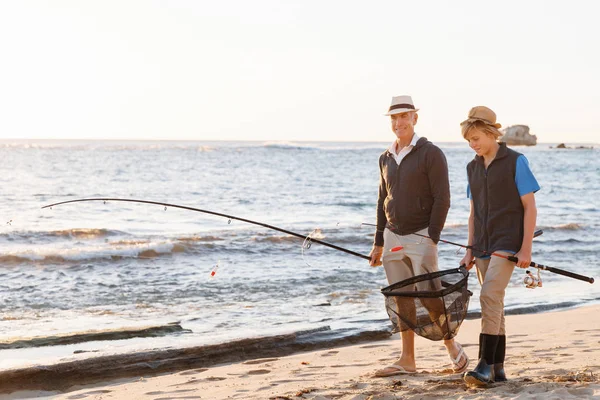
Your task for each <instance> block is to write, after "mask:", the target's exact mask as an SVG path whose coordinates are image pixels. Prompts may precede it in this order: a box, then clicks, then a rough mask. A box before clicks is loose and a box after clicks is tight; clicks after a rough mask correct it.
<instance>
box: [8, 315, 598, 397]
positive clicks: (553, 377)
mask: <svg viewBox="0 0 600 400" xmlns="http://www.w3.org/2000/svg"><path fill="white" fill-rule="evenodd" d="M599 312H600V305H588V306H582V307H578V308H570V309H566V310H561V311H550V312H542V313H537V314H521V315H509V316H507V318H506V319H507V330H508V343H507V358H506V369H507V374H508V377H509V382H508V383H507V384H495V385H493V386H492V387H491V388H489V389H468V388H466V386H465V385H464V383H463V382H462V379H461V378H460V375H457V374H451V373H448V372H449V370H448V366H449V362H448V359H447V354H446V353H445V351H444V350H443V349H444V347H443V344H442V343H441V342H431V341H428V340H426V339H423V338H420V337H417V339H416V351H417V363H418V364H417V370H418V373H417V374H414V375H399V376H394V377H390V378H373V377H372V373H373V372H374V371H375V370H376V369H378V368H381V367H383V366H385V365H387V364H389V363H391V362H393V361H394V359H395V358H396V357H397V356H398V354H399V353H400V344H401V342H400V340H399V338H398V335H394V336H393V337H392V338H390V339H385V340H379V341H373V340H372V339H371V340H370V343H362V344H351V345H344V346H343V347H335V346H328V347H325V348H321V349H313V350H310V351H306V350H301V351H302V352H297V351H296V352H293V353H291V354H290V355H286V356H274V357H272V356H270V355H269V353H268V352H262V351H261V350H260V349H258V352H257V355H256V356H255V357H254V358H253V359H251V360H247V361H230V362H228V363H227V364H225V363H220V364H218V365H214V366H212V367H201V368H194V367H192V366H190V367H189V368H180V369H177V371H178V372H170V373H167V374H162V375H157V376H152V377H150V376H149V375H144V374H139V375H137V376H134V377H130V378H126V377H124V376H115V377H114V379H115V380H112V381H104V382H103V383H96V384H94V385H87V386H85V387H84V386H73V387H71V388H70V389H69V391H66V392H64V393H60V392H56V391H55V392H48V391H45V392H42V391H32V390H28V391H20V392H14V393H12V394H4V395H0V399H16V398H24V397H26V398H36V397H37V398H40V397H44V396H52V398H57V399H67V398H75V397H73V396H77V397H76V398H94V399H120V398H131V399H158V398H173V397H174V396H176V397H180V396H184V397H185V398H188V399H192V398H212V399H221V398H223V399H224V398H240V399H266V398H273V399H297V398H313V399H321V400H324V399H355V400H362V399H365V400H366V399H393V398H403V399H423V398H461V399H479V398H481V399H483V398H485V399H493V398H519V399H529V398H531V399H534V398H546V397H553V398H561V399H569V398H593V397H594V396H599V395H600V346H599V343H600V318H597V315H598V313H599ZM479 325H480V323H479V320H476V319H472V320H467V321H465V322H464V323H463V325H462V326H461V329H460V332H459V334H458V336H457V340H458V341H459V342H460V343H462V345H463V347H464V348H465V351H466V353H467V354H468V355H469V357H470V358H471V363H472V364H471V367H474V365H475V363H476V362H477V361H476V359H475V357H476V356H477V339H478V335H479ZM334 347H335V348H334ZM250 358H252V357H250ZM152 375H156V374H152ZM81 384H82V382H81V381H79V385H81ZM23 389H25V387H24V388H23ZM207 394H209V396H208V397H207ZM296 395H301V397H300V396H296ZM541 395H542V396H541Z"/></svg>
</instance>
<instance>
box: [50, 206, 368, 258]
mask: <svg viewBox="0 0 600 400" xmlns="http://www.w3.org/2000/svg"><path fill="white" fill-rule="evenodd" d="M86 201H103V202H107V201H121V202H128V203H143V204H154V205H158V206H163V207H165V210H166V207H170V208H180V209H182V210H189V211H195V212H200V213H204V214H210V215H216V216H218V217H224V218H228V219H229V220H230V221H231V220H236V221H242V222H246V223H248V224H253V225H258V226H262V227H265V228H269V229H272V230H275V231H279V232H283V233H285V234H288V235H291V236H295V237H297V238H300V239H304V240H307V241H308V243H318V244H321V245H323V246H326V247H330V248H332V249H335V250H339V251H343V252H344V253H348V254H352V255H353V256H356V257H360V258H363V259H365V260H371V257H369V256H366V255H364V254H360V253H357V252H355V251H352V250H348V249H345V248H343V247H340V246H336V245H334V244H331V243H327V242H324V241H322V240H318V239H313V238H311V237H310V234H309V235H302V234H300V233H296V232H292V231H288V230H287V229H282V228H279V227H277V226H273V225H269V224H265V223H262V222H258V221H252V220H250V219H246V218H240V217H236V216H234V215H228V214H222V213H218V212H215V211H209V210H203V209H200V208H194V207H188V206H181V205H178V204H169V203H162V202H159V201H150V200H136V199H121V198H111V197H92V198H86V199H76V200H68V201H61V202H59V203H54V204H48V205H46V206H43V207H42V209H44V208H52V207H55V206H59V205H62V204H69V203H82V202H86Z"/></svg>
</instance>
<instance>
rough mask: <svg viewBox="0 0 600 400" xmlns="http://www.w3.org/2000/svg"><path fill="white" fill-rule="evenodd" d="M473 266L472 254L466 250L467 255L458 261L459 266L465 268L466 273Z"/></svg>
mask: <svg viewBox="0 0 600 400" xmlns="http://www.w3.org/2000/svg"><path fill="white" fill-rule="evenodd" d="M473 264H475V258H474V257H473V252H472V251H471V249H467V254H465V256H464V257H463V258H462V260H460V264H459V265H464V266H465V267H466V268H467V271H469V270H470V269H471V268H473Z"/></svg>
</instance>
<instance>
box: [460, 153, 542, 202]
mask: <svg viewBox="0 0 600 400" xmlns="http://www.w3.org/2000/svg"><path fill="white" fill-rule="evenodd" d="M515 184H516V185H517V190H518V191H519V196H525V195H526V194H529V193H535V192H537V191H538V190H540V185H539V184H538V182H537V180H536V179H535V176H533V172H531V169H530V168H529V161H527V158H526V157H525V156H524V155H520V156H519V158H517V171H516V173H515ZM467 197H468V198H469V199H471V198H472V197H471V187H470V186H469V184H468V183H467Z"/></svg>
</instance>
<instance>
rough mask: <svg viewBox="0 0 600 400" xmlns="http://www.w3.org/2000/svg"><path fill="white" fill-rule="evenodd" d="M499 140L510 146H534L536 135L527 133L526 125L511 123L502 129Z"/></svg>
mask: <svg viewBox="0 0 600 400" xmlns="http://www.w3.org/2000/svg"><path fill="white" fill-rule="evenodd" d="M502 133H503V134H504V135H502V137H501V138H500V141H502V142H504V143H506V144H508V145H510V146H535V145H536V144H537V136H535V135H531V134H530V133H529V127H528V126H527V125H513V126H509V127H507V128H504V129H503V130H502Z"/></svg>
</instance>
